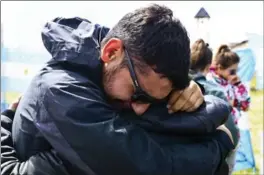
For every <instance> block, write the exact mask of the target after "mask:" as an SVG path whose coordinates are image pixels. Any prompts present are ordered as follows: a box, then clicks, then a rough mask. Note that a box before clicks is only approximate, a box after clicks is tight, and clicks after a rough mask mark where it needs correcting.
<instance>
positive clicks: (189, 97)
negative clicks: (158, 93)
mask: <svg viewBox="0 0 264 175" xmlns="http://www.w3.org/2000/svg"><path fill="white" fill-rule="evenodd" d="M203 99H204V98H203V94H202V91H201V89H200V88H199V86H198V85H197V84H196V83H195V82H193V81H192V82H191V83H190V85H189V87H187V88H185V89H184V90H183V91H175V92H173V93H172V94H171V97H170V99H169V102H168V109H169V113H172V112H177V111H187V112H192V111H194V110H196V109H197V108H198V107H199V106H200V105H201V104H202V103H203Z"/></svg>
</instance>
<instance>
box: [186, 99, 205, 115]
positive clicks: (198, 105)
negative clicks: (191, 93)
mask: <svg viewBox="0 0 264 175" xmlns="http://www.w3.org/2000/svg"><path fill="white" fill-rule="evenodd" d="M195 99H197V97H195ZM203 102H204V98H203V96H202V97H200V98H199V97H198V99H197V100H196V102H195V104H194V105H193V106H191V107H189V108H188V109H186V111H187V112H193V111H195V110H196V109H198V108H199V107H200V106H201V105H202V104H203Z"/></svg>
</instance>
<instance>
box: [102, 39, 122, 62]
mask: <svg viewBox="0 0 264 175" xmlns="http://www.w3.org/2000/svg"><path fill="white" fill-rule="evenodd" d="M123 50H124V49H123V43H122V41H121V40H120V39H118V38H111V39H110V40H109V41H108V42H107V43H106V44H105V45H104V47H103V48H102V50H101V59H102V61H103V62H104V63H108V62H110V61H111V60H113V59H116V58H120V57H121V56H122V54H123Z"/></svg>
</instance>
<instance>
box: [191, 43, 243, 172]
mask: <svg viewBox="0 0 264 175" xmlns="http://www.w3.org/2000/svg"><path fill="white" fill-rule="evenodd" d="M212 59H213V52H212V50H211V49H210V48H209V45H208V44H207V43H205V42H204V40H203V39H198V40H197V41H195V43H194V44H193V45H192V46H191V70H190V72H191V75H192V78H193V79H194V80H195V81H196V82H198V83H200V84H201V85H203V87H204V89H205V94H208V95H214V96H216V97H219V98H221V99H223V100H225V101H226V102H228V99H227V96H226V94H225V92H224V89H223V88H222V86H221V85H220V84H218V83H215V82H214V81H211V80H207V79H206V76H207V74H208V73H209V71H210V66H211V64H212ZM225 126H226V127H227V128H228V129H229V130H230V131H231V133H232V136H233V139H234V144H235V147H237V145H238V137H239V130H238V127H237V126H236V125H235V123H234V120H233V116H232V114H230V116H229V117H228V120H227V121H226V123H225ZM235 154H236V151H235V150H233V151H231V152H230V154H229V155H228V157H227V162H228V166H229V174H230V175H231V174H232V171H233V167H234V164H235V159H234V157H235Z"/></svg>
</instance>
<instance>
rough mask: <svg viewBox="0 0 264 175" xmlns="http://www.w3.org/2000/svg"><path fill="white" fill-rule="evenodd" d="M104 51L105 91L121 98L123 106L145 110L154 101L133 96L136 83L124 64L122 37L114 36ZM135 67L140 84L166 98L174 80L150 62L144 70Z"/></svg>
mask: <svg viewBox="0 0 264 175" xmlns="http://www.w3.org/2000/svg"><path fill="white" fill-rule="evenodd" d="M101 53H102V54H101V58H102V60H103V61H104V68H103V85H104V89H105V92H106V93H107V94H108V96H109V97H110V98H111V99H112V100H114V101H119V102H120V105H121V106H122V107H125V108H132V109H133V110H134V111H135V113H136V114H138V115H141V114H143V113H144V112H145V111H146V110H147V109H148V107H149V105H150V103H142V102H141V101H131V97H132V95H133V94H134V93H135V85H134V83H133V79H132V77H131V74H130V72H129V68H128V66H127V64H123V63H124V57H125V51H124V49H123V45H122V42H121V41H120V40H118V39H112V40H110V41H109V42H108V43H107V44H106V45H105V47H104V48H103V49H102V52H101ZM133 61H135V60H133ZM135 65H136V64H135ZM134 70H135V73H136V76H137V79H138V83H139V86H140V88H141V89H142V90H143V91H144V92H146V93H147V94H148V95H149V96H151V97H154V98H156V99H164V98H165V97H167V96H168V95H169V93H170V92H171V90H172V83H171V82H170V81H169V79H167V78H164V77H163V76H162V75H160V74H158V73H156V72H155V71H154V70H153V69H152V68H151V67H150V66H147V65H146V66H145V68H144V73H143V72H142V71H140V70H139V69H138V68H137V66H135V68H134Z"/></svg>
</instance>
